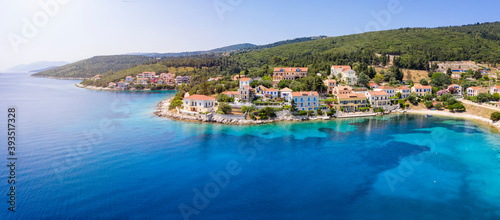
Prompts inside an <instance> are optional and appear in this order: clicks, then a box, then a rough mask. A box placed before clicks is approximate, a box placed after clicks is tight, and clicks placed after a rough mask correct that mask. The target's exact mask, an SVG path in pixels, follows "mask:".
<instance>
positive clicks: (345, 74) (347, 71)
mask: <svg viewBox="0 0 500 220" xmlns="http://www.w3.org/2000/svg"><path fill="white" fill-rule="evenodd" d="M339 73H340V74H342V81H344V82H345V83H347V84H348V85H351V86H352V85H355V84H356V83H357V82H358V76H356V71H354V70H352V69H351V67H350V66H332V70H331V76H337V75H338V74H339Z"/></svg>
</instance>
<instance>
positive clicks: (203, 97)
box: [184, 95, 215, 100]
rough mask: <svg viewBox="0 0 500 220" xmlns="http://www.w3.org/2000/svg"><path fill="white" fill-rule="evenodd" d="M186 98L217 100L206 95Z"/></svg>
mask: <svg viewBox="0 0 500 220" xmlns="http://www.w3.org/2000/svg"><path fill="white" fill-rule="evenodd" d="M184 99H192V100H212V99H213V100H215V98H212V97H209V96H206V95H192V96H189V97H187V98H184Z"/></svg>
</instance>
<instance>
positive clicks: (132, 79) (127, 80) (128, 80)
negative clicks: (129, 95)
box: [125, 76, 134, 83]
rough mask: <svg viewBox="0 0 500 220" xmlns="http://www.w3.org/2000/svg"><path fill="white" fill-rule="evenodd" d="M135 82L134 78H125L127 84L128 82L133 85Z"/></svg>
mask: <svg viewBox="0 0 500 220" xmlns="http://www.w3.org/2000/svg"><path fill="white" fill-rule="evenodd" d="M133 81H134V77H132V76H127V77H125V82H126V83H131V82H133Z"/></svg>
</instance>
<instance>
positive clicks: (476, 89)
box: [467, 87, 488, 97]
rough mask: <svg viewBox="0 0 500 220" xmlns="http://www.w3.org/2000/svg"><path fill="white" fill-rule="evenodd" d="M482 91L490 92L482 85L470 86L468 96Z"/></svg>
mask: <svg viewBox="0 0 500 220" xmlns="http://www.w3.org/2000/svg"><path fill="white" fill-rule="evenodd" d="M481 93H488V89H486V88H482V87H470V88H468V89H467V96H469V97H470V96H478V95H479V94H481Z"/></svg>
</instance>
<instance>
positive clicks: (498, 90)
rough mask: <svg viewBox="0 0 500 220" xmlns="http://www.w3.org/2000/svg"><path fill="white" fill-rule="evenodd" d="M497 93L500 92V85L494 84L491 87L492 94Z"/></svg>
mask: <svg viewBox="0 0 500 220" xmlns="http://www.w3.org/2000/svg"><path fill="white" fill-rule="evenodd" d="M495 93H498V94H500V86H493V87H491V88H490V94H495Z"/></svg>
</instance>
